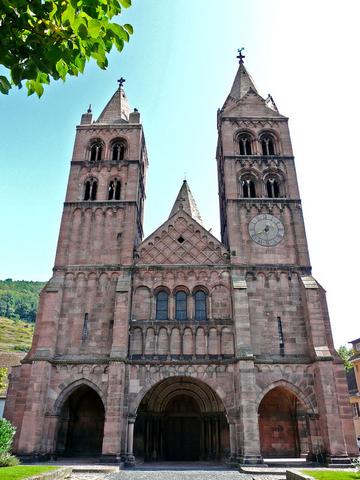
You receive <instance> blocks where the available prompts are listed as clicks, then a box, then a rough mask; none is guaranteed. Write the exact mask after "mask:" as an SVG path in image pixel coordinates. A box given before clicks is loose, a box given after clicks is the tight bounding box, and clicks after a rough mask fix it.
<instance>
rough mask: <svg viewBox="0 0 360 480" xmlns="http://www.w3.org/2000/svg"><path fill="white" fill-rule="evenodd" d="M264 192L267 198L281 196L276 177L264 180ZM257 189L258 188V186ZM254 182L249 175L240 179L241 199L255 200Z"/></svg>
mask: <svg viewBox="0 0 360 480" xmlns="http://www.w3.org/2000/svg"><path fill="white" fill-rule="evenodd" d="M264 182H265V184H264V188H265V192H264V194H265V195H266V196H267V197H268V198H280V197H281V196H282V195H281V188H280V186H281V183H280V180H279V178H278V177H277V176H275V175H271V176H269V177H267V179H265V181H264ZM258 187H259V186H258ZM256 189H257V187H256V180H255V178H253V177H252V176H251V175H249V174H247V175H244V176H243V177H241V179H240V190H241V194H242V196H243V198H256V197H257V191H256Z"/></svg>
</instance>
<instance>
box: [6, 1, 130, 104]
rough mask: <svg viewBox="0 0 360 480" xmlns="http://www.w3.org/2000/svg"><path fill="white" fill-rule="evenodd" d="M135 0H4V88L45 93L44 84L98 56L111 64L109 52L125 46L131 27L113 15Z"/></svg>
mask: <svg viewBox="0 0 360 480" xmlns="http://www.w3.org/2000/svg"><path fill="white" fill-rule="evenodd" d="M130 6H131V0H87V1H86V2H84V1H83V0H62V1H61V2H59V1H54V0H44V1H43V2H41V1H40V0H34V1H31V2H27V1H26V0H12V1H10V0H0V12H1V13H0V22H1V23H0V65H3V66H4V67H5V69H7V70H8V75H7V74H6V73H5V74H4V75H3V76H1V77H0V92H1V93H3V94H7V93H8V92H9V90H10V89H11V88H12V87H13V86H18V87H19V88H21V86H22V82H23V81H24V80H26V87H27V89H28V93H29V94H30V95H31V94H33V93H36V94H37V95H38V96H41V95H42V93H43V85H44V84H48V83H49V82H50V81H51V80H58V79H59V78H61V79H62V80H65V79H66V78H67V77H68V76H69V75H78V74H79V73H82V72H83V71H84V69H85V66H86V63H87V62H88V61H89V60H90V59H91V58H94V59H95V60H96V62H97V64H98V65H99V67H100V68H106V66H107V63H108V62H107V58H106V57H107V54H108V53H109V52H110V51H111V49H112V47H113V46H115V47H116V48H117V50H119V51H121V50H122V49H123V47H124V42H128V41H129V39H130V35H132V34H133V28H132V26H131V25H129V24H125V25H124V26H121V25H119V24H117V23H114V22H112V21H111V19H112V18H113V17H115V16H117V15H120V14H121V11H122V8H128V7H130Z"/></svg>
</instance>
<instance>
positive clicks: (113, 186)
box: [108, 178, 121, 200]
mask: <svg viewBox="0 0 360 480" xmlns="http://www.w3.org/2000/svg"><path fill="white" fill-rule="evenodd" d="M120 192H121V183H120V180H119V179H117V178H114V180H111V181H110V183H109V188H108V200H120Z"/></svg>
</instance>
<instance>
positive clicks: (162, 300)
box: [156, 290, 169, 320]
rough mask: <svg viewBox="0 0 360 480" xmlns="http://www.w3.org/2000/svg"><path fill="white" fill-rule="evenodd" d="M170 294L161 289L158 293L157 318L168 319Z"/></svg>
mask: <svg viewBox="0 0 360 480" xmlns="http://www.w3.org/2000/svg"><path fill="white" fill-rule="evenodd" d="M168 304H169V295H168V293H167V292H166V291H165V290H161V291H160V292H159V293H158V294H157V295H156V320H167V319H168Z"/></svg>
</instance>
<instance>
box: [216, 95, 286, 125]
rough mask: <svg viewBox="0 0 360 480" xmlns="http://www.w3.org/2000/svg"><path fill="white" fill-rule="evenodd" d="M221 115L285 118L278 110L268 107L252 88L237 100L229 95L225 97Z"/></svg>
mask: <svg viewBox="0 0 360 480" xmlns="http://www.w3.org/2000/svg"><path fill="white" fill-rule="evenodd" d="M221 113H222V115H225V116H227V115H229V116H230V117H232V116H234V117H236V116H242V117H247V116H249V117H255V118H256V117H261V118H263V117H272V118H273V117H280V118H285V117H284V115H281V114H280V113H279V112H277V111H275V110H274V109H273V108H270V107H268V106H267V104H266V100H264V99H263V98H262V97H261V96H260V95H259V94H258V93H257V92H255V91H254V90H253V89H251V88H250V89H249V91H248V92H247V93H246V95H244V96H243V97H242V98H241V99H240V100H237V99H235V98H233V97H231V96H230V95H229V96H228V98H227V99H226V101H225V103H224V106H223V109H222V111H221Z"/></svg>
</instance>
